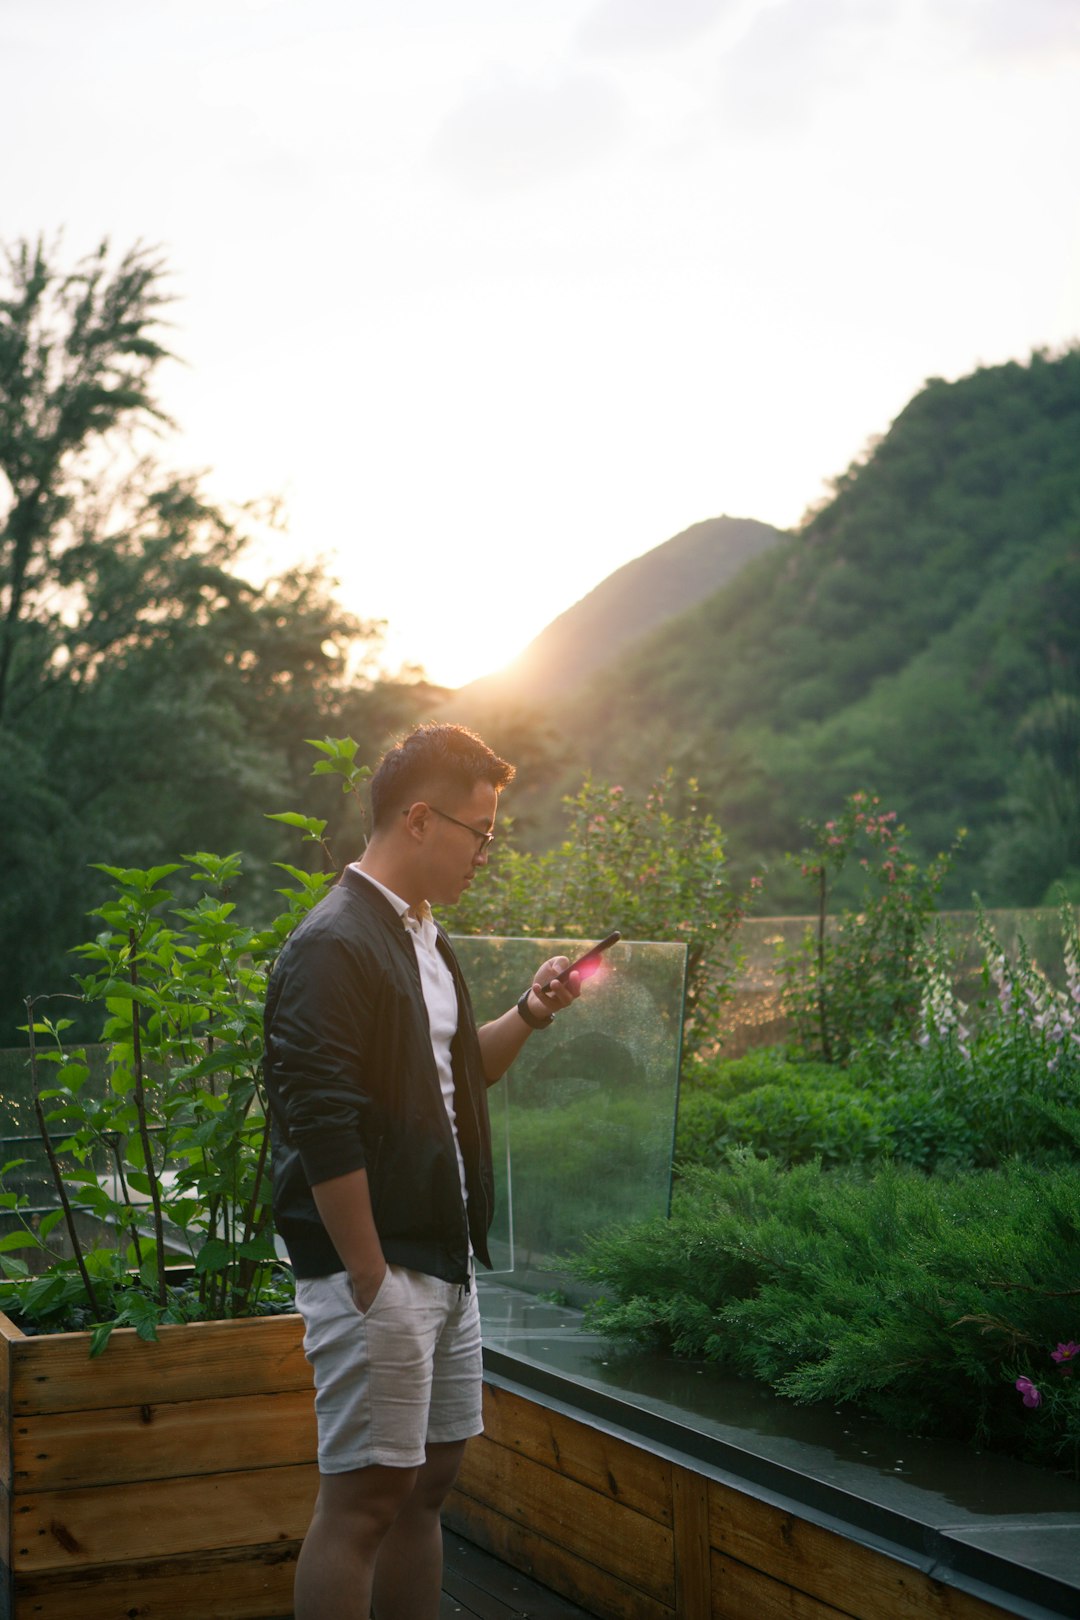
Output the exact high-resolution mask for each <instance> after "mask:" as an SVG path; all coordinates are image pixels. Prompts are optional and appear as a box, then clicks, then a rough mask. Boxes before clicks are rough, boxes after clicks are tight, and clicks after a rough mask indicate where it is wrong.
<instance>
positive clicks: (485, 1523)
mask: <svg viewBox="0 0 1080 1620" xmlns="http://www.w3.org/2000/svg"><path fill="white" fill-rule="evenodd" d="M484 1428H485V1433H484V1435H483V1436H482V1437H481V1438H480V1439H478V1440H471V1441H470V1442H469V1449H468V1451H467V1452H466V1454H465V1462H464V1465H463V1467H462V1470H461V1474H460V1476H459V1479H458V1484H457V1487H456V1489H455V1490H454V1491H453V1493H452V1494H451V1496H450V1499H449V1502H448V1504H447V1509H446V1512H445V1513H444V1518H445V1520H446V1522H447V1524H448V1525H449V1526H450V1527H451V1528H452V1529H454V1530H456V1531H458V1533H459V1534H461V1535H463V1536H466V1537H467V1538H468V1539H469V1540H470V1541H472V1542H475V1543H476V1544H477V1545H478V1546H480V1547H483V1548H485V1549H486V1550H487V1551H489V1552H492V1553H494V1554H496V1555H497V1556H498V1557H500V1558H502V1559H503V1560H504V1561H505V1562H506V1563H508V1564H511V1565H512V1566H513V1567H514V1568H516V1569H519V1570H521V1571H523V1572H524V1573H525V1574H528V1575H531V1576H532V1577H534V1578H535V1579H536V1580H538V1581H540V1582H542V1583H543V1584H544V1585H545V1586H549V1587H551V1588H552V1589H553V1590H554V1591H556V1592H561V1593H562V1594H563V1595H564V1596H566V1597H568V1598H570V1599H572V1600H573V1601H574V1602H576V1603H579V1604H580V1605H581V1606H582V1608H584V1609H586V1610H587V1611H588V1613H589V1614H592V1615H596V1616H599V1617H602V1620H1007V1616H1008V1615H1010V1614H1015V1613H1029V1614H1030V1613H1031V1612H1032V1611H1031V1610H1030V1609H1029V1608H1026V1607H1024V1608H1021V1609H1019V1610H1016V1609H1013V1608H1012V1607H1009V1608H1001V1607H999V1606H998V1605H997V1604H995V1603H993V1602H990V1601H987V1600H986V1599H984V1598H981V1597H979V1596H977V1595H975V1594H974V1593H972V1592H969V1591H964V1590H962V1589H961V1588H960V1587H958V1586H955V1585H947V1584H945V1583H944V1582H943V1581H942V1580H940V1579H937V1578H935V1576H934V1574H932V1573H930V1572H928V1571H927V1569H926V1568H925V1564H926V1562H927V1560H925V1559H920V1558H918V1557H914V1556H911V1555H910V1554H909V1555H906V1556H905V1555H904V1554H903V1553H901V1552H900V1550H899V1549H890V1548H887V1547H884V1546H881V1545H878V1546H873V1545H868V1544H867V1542H866V1540H865V1539H863V1540H856V1539H853V1538H852V1537H850V1536H848V1535H845V1534H844V1532H843V1527H842V1526H838V1525H835V1524H834V1525H831V1526H830V1525H829V1524H828V1523H826V1522H823V1518H824V1516H822V1515H814V1514H813V1513H807V1512H805V1510H804V1511H799V1510H798V1509H795V1508H793V1507H792V1506H791V1505H790V1504H788V1503H784V1502H783V1501H779V1500H776V1499H773V1500H769V1498H768V1496H767V1494H764V1493H762V1492H760V1491H759V1492H752V1491H750V1490H742V1489H740V1488H739V1482H738V1481H737V1480H733V1479H732V1478H731V1476H730V1475H728V1476H726V1477H717V1476H716V1474H715V1473H713V1474H712V1475H711V1476H710V1473H709V1472H708V1471H706V1470H705V1469H703V1468H700V1467H695V1466H694V1465H693V1464H692V1463H689V1462H687V1463H686V1464H685V1465H684V1463H683V1462H681V1461H676V1460H675V1459H674V1457H673V1456H672V1455H671V1454H667V1455H665V1454H664V1452H663V1451H661V1450H657V1449H654V1448H653V1447H652V1446H650V1445H649V1444H648V1443H647V1442H646V1441H644V1440H642V1439H639V1438H637V1437H634V1436H630V1435H627V1434H619V1433H617V1432H614V1431H613V1430H612V1428H611V1427H609V1426H604V1425H600V1424H598V1423H596V1422H595V1421H591V1420H589V1419H588V1418H585V1417H584V1416H582V1417H578V1416H577V1415H575V1414H573V1413H571V1412H567V1411H565V1410H562V1411H560V1410H557V1409H555V1408H552V1407H551V1406H549V1405H547V1404H542V1403H540V1402H538V1401H536V1400H532V1399H530V1398H528V1397H527V1396H523V1395H522V1394H520V1393H518V1392H516V1391H513V1390H510V1389H507V1388H506V1387H499V1385H498V1384H493V1383H492V1382H491V1381H490V1380H489V1382H488V1383H487V1384H486V1386H485V1389H484ZM920 1565H922V1566H924V1567H920ZM1040 1612H1045V1611H1040ZM1063 1612H1064V1611H1063ZM1070 1612H1072V1611H1070Z"/></svg>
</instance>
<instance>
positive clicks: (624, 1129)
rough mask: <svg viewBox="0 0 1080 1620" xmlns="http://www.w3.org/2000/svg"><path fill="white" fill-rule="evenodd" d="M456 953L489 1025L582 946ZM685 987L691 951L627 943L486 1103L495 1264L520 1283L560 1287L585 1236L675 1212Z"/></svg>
mask: <svg viewBox="0 0 1080 1620" xmlns="http://www.w3.org/2000/svg"><path fill="white" fill-rule="evenodd" d="M586 943H587V944H588V943H591V941H588V942H586ZM454 948H455V950H456V951H457V953H458V957H459V959H460V962H461V965H462V969H463V971H464V973H465V977H466V979H467V980H468V983H469V988H470V991H471V993H472V997H473V1003H474V1006H475V1009H476V1016H477V1021H478V1022H479V1023H484V1022H485V1021H486V1020H487V1019H489V1018H496V1017H498V1016H499V1015H500V1014H501V1013H503V1012H505V1011H506V1009H507V1007H512V1006H513V1004H514V1002H515V1001H516V1000H517V998H518V996H519V995H520V994H521V992H522V990H524V989H525V988H526V986H527V985H529V984H530V983H531V981H532V976H533V973H534V971H535V969H536V968H537V967H538V966H539V964H540V963H541V962H543V961H545V960H546V959H547V958H548V957H549V956H558V955H562V956H569V957H570V958H571V960H572V959H573V958H574V957H576V956H580V955H581V954H582V952H583V949H584V946H583V945H582V943H581V942H580V941H578V940H572V941H567V940H550V939H547V940H545V939H465V938H457V939H455V940H454ZM685 978H686V947H685V946H683V945H671V944H637V943H633V942H628V941H625V940H624V941H620V943H619V944H618V945H616V946H615V947H614V948H613V949H612V950H611V951H609V952H608V953H607V956H606V957H605V960H604V965H603V967H602V968H601V969H600V971H599V972H598V973H597V974H596V975H595V976H594V977H593V978H591V979H590V980H588V982H587V983H586V984H585V987H584V989H583V991H582V995H581V1000H580V1001H579V1002H578V1003H577V1004H576V1005H575V1006H574V1007H573V1008H570V1009H568V1010H567V1011H566V1012H565V1013H561V1014H559V1016H558V1017H557V1018H556V1019H555V1022H554V1023H553V1024H552V1025H551V1027H550V1028H549V1029H546V1030H543V1031H541V1032H539V1033H537V1034H536V1035H534V1036H533V1037H532V1038H531V1039H530V1040H529V1041H528V1042H527V1043H526V1045H525V1047H524V1049H523V1050H522V1053H521V1055H520V1057H519V1058H518V1060H517V1062H516V1063H515V1064H514V1065H513V1068H512V1069H511V1070H510V1073H509V1074H508V1075H507V1076H505V1077H504V1079H503V1080H502V1081H501V1082H500V1083H499V1084H498V1085H497V1086H494V1087H493V1088H492V1089H491V1091H490V1092H489V1093H488V1097H489V1102H490V1105H491V1122H492V1131H493V1135H494V1157H495V1173H496V1178H497V1195H496V1198H497V1211H496V1217H495V1225H494V1227H493V1230H492V1243H491V1257H492V1260H493V1261H494V1262H495V1269H496V1271H498V1272H500V1273H502V1274H503V1275H504V1277H506V1278H507V1279H508V1280H512V1281H513V1283H514V1285H515V1286H516V1287H524V1288H533V1289H540V1288H550V1287H552V1286H553V1285H554V1284H555V1283H558V1282H560V1281H561V1280H562V1279H560V1276H559V1272H560V1257H562V1256H564V1255H567V1254H570V1253H573V1252H574V1251H575V1250H577V1249H579V1248H580V1247H581V1244H582V1239H583V1238H584V1237H585V1236H586V1234H587V1233H589V1232H593V1231H597V1230H599V1229H600V1228H601V1227H604V1226H608V1225H610V1224H612V1223H613V1222H616V1221H625V1220H632V1219H636V1218H638V1217H643V1216H649V1215H655V1214H663V1213H666V1212H667V1209H668V1204H669V1201H670V1197H671V1160H672V1148H673V1144H674V1137H675V1113H676V1108H677V1105H678V1086H679V1054H680V1043H681V1035H682V1020H683V989H684V984H685Z"/></svg>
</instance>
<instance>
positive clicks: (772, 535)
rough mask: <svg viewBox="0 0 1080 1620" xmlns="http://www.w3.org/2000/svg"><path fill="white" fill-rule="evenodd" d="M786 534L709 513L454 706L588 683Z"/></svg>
mask: <svg viewBox="0 0 1080 1620" xmlns="http://www.w3.org/2000/svg"><path fill="white" fill-rule="evenodd" d="M779 539H780V531H779V530H778V529H774V528H772V527H771V526H770V525H769V524H768V523H757V522H755V521H754V519H753V518H732V517H718V518H708V519H706V520H705V521H704V522H702V523H695V524H694V525H693V526H692V527H691V528H689V529H684V530H683V532H682V533H681V534H677V535H675V537H674V538H673V539H671V540H667V541H665V542H664V544H663V545H659V546H656V547H655V548H654V549H653V550H652V551H648V552H646V553H645V555H644V556H642V557H635V558H634V560H633V562H628V563H626V564H625V566H624V567H622V568H619V569H616V571H615V573H613V574H609V575H608V577H607V578H606V579H605V580H602V581H601V583H600V584H599V585H597V586H596V588H595V589H594V590H591V591H590V592H589V594H588V595H587V596H584V597H582V599H581V601H580V602H576V603H575V604H574V606H573V607H571V608H567V610H566V612H565V613H561V614H560V615H559V617H558V618H557V619H553V620H552V622H551V624H549V625H548V626H547V628H546V629H545V630H542V631H541V632H540V634H539V635H538V636H537V637H536V638H535V640H533V641H531V642H530V643H529V645H528V647H526V649H525V651H524V652H523V653H522V654H521V655H520V656H519V657H518V658H517V659H515V660H514V662H513V663H512V664H510V665H508V666H507V668H506V669H503V670H500V671H498V672H497V673H496V674H493V675H486V676H484V677H482V678H481V679H480V680H477V681H472V682H470V684H469V685H468V686H463V687H461V688H460V689H459V690H458V691H457V692H456V693H455V694H454V697H453V703H452V707H453V708H454V710H455V712H457V711H458V710H460V711H461V712H462V713H463V714H464V713H469V714H475V715H480V714H482V713H483V712H485V711H486V710H490V709H492V708H496V707H513V706H515V705H517V704H520V703H528V702H529V701H530V699H531V698H532V695H533V694H534V693H536V692H543V693H544V694H545V697H546V698H550V697H558V696H561V695H564V694H566V693H569V692H576V691H580V690H581V689H582V686H583V683H584V682H585V681H586V680H587V679H588V678H589V677H591V676H592V675H593V674H594V673H595V672H596V671H597V670H599V669H602V668H603V667H604V666H605V665H608V664H610V663H611V661H612V659H613V658H615V657H616V656H617V655H618V654H619V653H620V652H622V651H623V650H624V649H625V648H627V647H629V646H631V645H632V644H633V643H634V642H636V641H638V640H640V638H641V637H642V636H644V635H647V634H648V633H649V632H650V631H652V630H654V629H656V628H657V627H658V626H659V625H661V624H663V623H664V622H665V621H666V620H669V619H672V618H675V617H677V616H678V615H679V614H681V613H683V612H684V611H685V610H686V609H687V608H690V607H692V606H693V605H694V604H695V603H697V602H700V601H701V600H702V599H703V598H705V597H707V596H710V595H712V593H713V592H714V591H715V590H717V589H718V587H719V586H721V585H723V584H725V583H726V582H727V581H728V580H730V579H733V578H734V577H735V575H736V574H737V573H738V571H739V569H740V568H742V566H743V564H744V563H746V562H748V561H749V560H750V559H751V558H753V557H757V556H760V555H761V554H762V553H763V552H765V551H767V550H768V549H769V548H770V547H772V546H774V545H775V544H776V542H777V541H778V540H779Z"/></svg>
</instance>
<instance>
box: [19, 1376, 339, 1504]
mask: <svg viewBox="0 0 1080 1620" xmlns="http://www.w3.org/2000/svg"><path fill="white" fill-rule="evenodd" d="M12 1448H13V1458H12V1463H13V1477H14V1480H15V1485H16V1489H17V1490H20V1491H41V1490H58V1489H62V1488H75V1487H78V1486H86V1485H117V1484H122V1483H124V1482H125V1481H130V1480H137V1479H168V1478H176V1477H183V1476H185V1475H189V1474H215V1473H220V1472H221V1471H222V1470H223V1469H229V1470H232V1471H235V1470H238V1469H250V1468H262V1467H266V1468H270V1467H280V1466H281V1465H282V1464H287V1463H310V1462H314V1460H315V1450H316V1438H315V1404H314V1394H313V1392H312V1391H311V1390H310V1389H308V1390H295V1391H287V1392H286V1393H284V1394H281V1395H232V1396H229V1397H227V1398H225V1399H222V1400H206V1401H182V1402H176V1403H167V1402H166V1403H162V1402H158V1401H154V1402H146V1403H144V1404H143V1405H140V1406H120V1407H99V1408H97V1409H91V1410H90V1411H84V1412H52V1413H49V1414H48V1415H46V1416H44V1417H19V1418H16V1419H15V1421H14V1422H13V1424H12Z"/></svg>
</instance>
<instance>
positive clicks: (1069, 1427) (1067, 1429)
mask: <svg viewBox="0 0 1080 1620" xmlns="http://www.w3.org/2000/svg"><path fill="white" fill-rule="evenodd" d="M1049 1359H1050V1360H1051V1361H1052V1362H1054V1363H1055V1370H1054V1371H1052V1372H1051V1371H1050V1369H1049V1368H1047V1369H1045V1375H1044V1373H1042V1372H1039V1373H1037V1376H1038V1378H1039V1382H1038V1383H1037V1384H1036V1383H1035V1381H1034V1379H1032V1378H1030V1377H1029V1376H1028V1375H1027V1374H1026V1373H1021V1374H1020V1376H1019V1377H1018V1378H1015V1379H1013V1387H1014V1388H1015V1390H1016V1391H1017V1394H1018V1395H1019V1396H1020V1399H1021V1401H1022V1402H1023V1404H1024V1407H1025V1409H1026V1410H1027V1411H1029V1412H1032V1413H1034V1412H1038V1414H1039V1415H1038V1417H1032V1418H1031V1420H1030V1421H1031V1422H1032V1423H1033V1424H1035V1425H1036V1426H1037V1428H1039V1429H1041V1430H1042V1431H1043V1435H1042V1439H1043V1443H1044V1445H1045V1446H1046V1447H1047V1448H1048V1449H1049V1450H1051V1451H1053V1452H1056V1453H1057V1455H1058V1456H1069V1457H1070V1459H1071V1463H1072V1471H1073V1473H1077V1472H1080V1380H1077V1379H1074V1377H1073V1371H1074V1369H1075V1367H1076V1366H1077V1365H1080V1344H1078V1343H1077V1342H1076V1340H1075V1339H1069V1340H1068V1341H1064V1342H1061V1343H1059V1344H1058V1346H1057V1348H1056V1349H1054V1350H1051V1351H1050V1357H1049ZM1032 1370H1033V1371H1035V1369H1034V1368H1032ZM1033 1438H1034V1437H1033Z"/></svg>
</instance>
